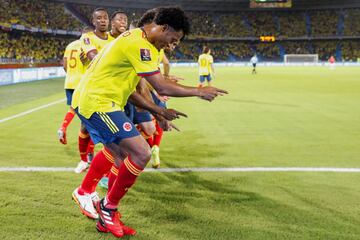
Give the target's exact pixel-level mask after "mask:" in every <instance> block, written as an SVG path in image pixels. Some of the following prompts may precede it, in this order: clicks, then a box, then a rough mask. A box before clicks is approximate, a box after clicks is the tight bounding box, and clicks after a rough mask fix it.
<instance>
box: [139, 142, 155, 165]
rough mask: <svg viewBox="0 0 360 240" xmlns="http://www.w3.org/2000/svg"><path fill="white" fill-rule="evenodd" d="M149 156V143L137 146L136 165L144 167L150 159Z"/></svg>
mask: <svg viewBox="0 0 360 240" xmlns="http://www.w3.org/2000/svg"><path fill="white" fill-rule="evenodd" d="M150 157H151V150H150V147H149V145H147V146H146V145H144V146H142V147H140V146H139V149H138V152H137V156H136V158H137V159H138V163H137V164H138V165H139V166H141V167H145V166H146V164H147V163H148V162H149V161H150Z"/></svg>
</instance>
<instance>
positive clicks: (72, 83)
mask: <svg viewBox="0 0 360 240" xmlns="http://www.w3.org/2000/svg"><path fill="white" fill-rule="evenodd" d="M89 31H92V28H90V27H86V28H84V29H83V31H82V32H83V34H84V33H87V32H89ZM81 51H82V50H81V41H80V40H75V41H73V42H71V43H70V44H69V45H67V46H66V49H65V52H64V58H63V67H64V70H65V72H66V77H65V86H64V88H65V94H66V103H67V105H68V106H70V109H69V111H68V112H67V113H66V115H65V118H64V120H63V122H62V125H61V127H60V128H59V130H58V138H59V141H60V142H61V143H62V144H67V140H66V130H67V127H68V126H69V124H70V123H71V121H72V119H73V118H74V115H75V111H74V109H73V108H72V107H71V100H72V94H73V92H74V90H75V88H76V86H77V85H78V83H79V81H80V78H81V76H82V75H83V74H84V72H85V68H84V65H83V63H82V62H81V61H80V53H81Z"/></svg>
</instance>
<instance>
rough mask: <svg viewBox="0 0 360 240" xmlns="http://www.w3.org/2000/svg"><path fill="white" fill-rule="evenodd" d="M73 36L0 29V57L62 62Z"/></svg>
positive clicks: (17, 60)
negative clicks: (10, 31)
mask: <svg viewBox="0 0 360 240" xmlns="http://www.w3.org/2000/svg"><path fill="white" fill-rule="evenodd" d="M73 40H74V39H71V38H59V37H55V36H49V35H43V34H30V33H27V32H12V33H6V32H3V31H0V58H2V59H14V60H16V62H27V61H34V62H60V60H61V59H62V56H63V53H64V50H65V47H66V45H67V44H68V43H69V42H71V41H73Z"/></svg>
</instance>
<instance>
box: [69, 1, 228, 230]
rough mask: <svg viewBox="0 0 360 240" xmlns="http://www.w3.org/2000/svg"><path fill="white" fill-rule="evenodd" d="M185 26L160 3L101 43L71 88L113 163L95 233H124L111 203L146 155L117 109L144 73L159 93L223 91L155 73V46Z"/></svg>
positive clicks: (179, 13) (210, 95) (207, 95)
mask: <svg viewBox="0 0 360 240" xmlns="http://www.w3.org/2000/svg"><path fill="white" fill-rule="evenodd" d="M189 28H190V24H189V20H188V18H187V17H186V16H185V13H184V12H183V10H182V9H180V8H177V7H164V8H161V9H160V10H159V11H158V12H157V13H156V16H155V18H154V21H153V22H152V23H150V24H146V25H145V26H144V27H143V28H141V29H140V28H137V29H134V30H131V31H129V32H125V33H123V34H122V35H121V36H120V37H118V38H117V39H115V40H114V41H113V42H111V43H110V44H108V45H107V46H105V47H104V48H103V49H102V50H101V51H100V52H99V54H98V55H97V57H96V58H95V59H94V60H93V61H92V62H91V64H90V66H89V68H88V70H87V71H86V73H85V75H84V77H83V79H82V81H81V82H80V84H79V86H78V88H77V89H76V90H75V93H76V92H79V93H80V95H79V101H78V104H74V101H73V102H72V106H73V107H74V108H76V109H75V111H77V112H78V113H79V117H80V118H81V120H82V121H83V122H84V124H85V125H86V128H87V129H88V130H89V132H90V134H91V137H92V139H93V140H94V142H95V143H97V142H101V143H103V144H104V145H105V146H106V147H107V148H108V149H110V151H111V153H112V155H113V156H114V161H116V162H117V165H118V166H119V170H118V176H117V178H116V180H115V182H114V184H113V185H112V187H111V189H109V192H108V193H107V195H106V197H105V198H103V199H102V200H101V201H100V202H99V203H98V204H97V209H98V214H99V221H98V222H97V225H96V226H97V229H98V231H100V232H111V233H112V234H113V235H114V236H116V237H122V236H123V235H124V234H125V227H124V225H123V223H122V222H121V221H120V214H119V212H118V211H117V205H118V204H119V202H120V199H121V198H122V197H123V196H124V195H125V194H126V192H127V191H128V189H130V188H131V186H132V185H133V184H134V183H135V180H136V178H137V176H138V175H139V174H140V173H141V172H142V170H143V169H144V168H145V166H146V164H147V162H148V161H149V160H150V154H151V153H150V148H149V145H148V144H147V142H146V141H145V140H144V138H142V137H141V136H140V134H139V132H138V131H137V129H136V128H135V127H134V125H133V123H131V122H130V120H129V119H128V118H127V117H126V116H125V113H124V112H123V108H124V106H125V104H126V102H127V100H128V98H129V96H130V94H131V93H132V92H134V90H135V88H136V85H137V84H138V82H139V80H140V78H141V77H143V78H145V79H146V80H147V81H148V82H149V83H150V84H151V85H152V86H153V87H154V89H155V90H156V91H157V92H158V93H159V94H160V95H167V96H174V97H190V96H197V97H200V98H202V99H204V100H208V101H212V100H214V99H215V98H216V97H217V96H218V95H222V94H225V93H227V92H226V91H225V90H221V89H217V88H214V87H203V88H195V87H186V86H183V85H180V84H177V83H174V82H171V81H166V80H165V79H164V77H163V76H162V74H161V73H160V71H159V68H158V57H159V50H160V49H162V48H165V47H167V46H169V45H170V44H173V43H176V42H178V41H180V40H181V39H182V38H183V37H184V36H185V35H187V34H188V33H189ZM98 154H103V153H98ZM123 159H125V160H123ZM126 232H127V231H126ZM132 233H133V232H132Z"/></svg>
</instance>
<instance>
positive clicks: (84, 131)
mask: <svg viewBox="0 0 360 240" xmlns="http://www.w3.org/2000/svg"><path fill="white" fill-rule="evenodd" d="M80 132H81V133H83V134H87V133H88V131H87V130H86V128H85V125H84V124H81V125H80Z"/></svg>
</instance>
